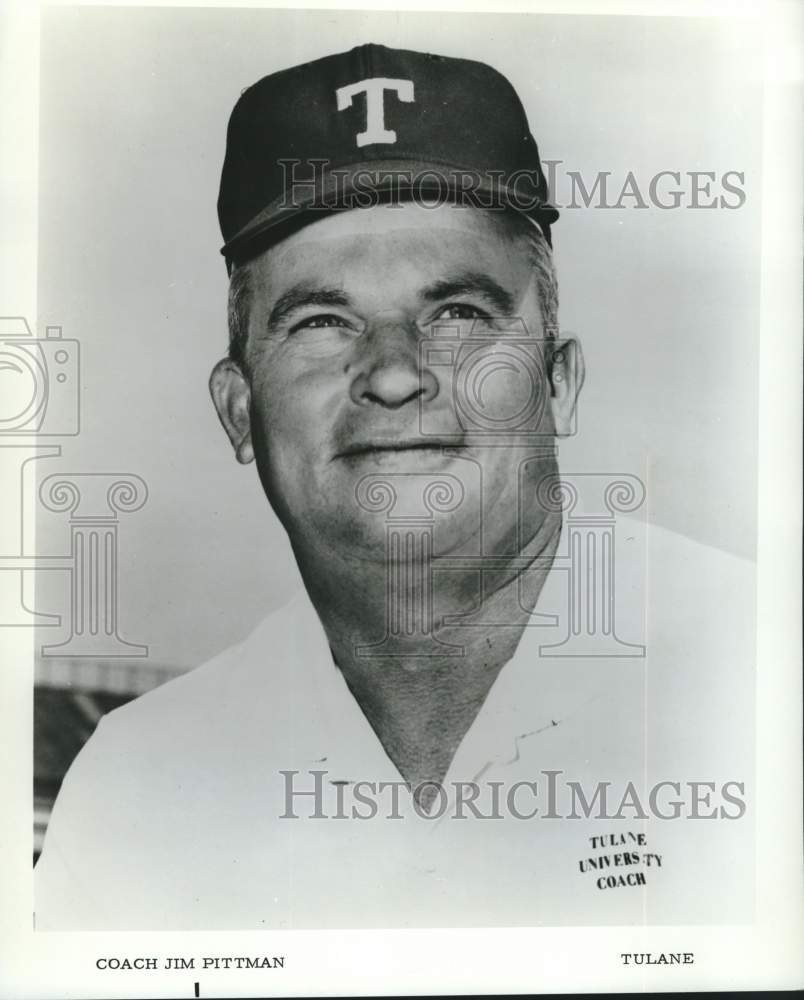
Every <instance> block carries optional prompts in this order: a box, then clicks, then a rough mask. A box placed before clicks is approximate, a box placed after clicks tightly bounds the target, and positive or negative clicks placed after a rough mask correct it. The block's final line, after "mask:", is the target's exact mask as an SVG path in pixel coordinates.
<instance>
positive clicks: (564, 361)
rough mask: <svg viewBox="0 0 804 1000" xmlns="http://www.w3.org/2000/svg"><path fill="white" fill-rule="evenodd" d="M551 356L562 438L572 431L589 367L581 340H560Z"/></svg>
mask: <svg viewBox="0 0 804 1000" xmlns="http://www.w3.org/2000/svg"><path fill="white" fill-rule="evenodd" d="M552 347H553V350H552V354H551V356H550V408H551V410H552V412H553V424H554V426H555V430H556V434H557V435H558V436H559V437H566V436H567V435H568V434H571V433H572V426H573V425H572V416H573V414H574V413H575V406H576V403H577V401H578V393H579V392H580V391H581V386H582V385H583V380H584V375H585V374H586V369H585V367H584V362H583V352H582V351H581V345H580V344H579V343H578V341H577V340H559V341H556V342H555V343H554V344H553V345H552Z"/></svg>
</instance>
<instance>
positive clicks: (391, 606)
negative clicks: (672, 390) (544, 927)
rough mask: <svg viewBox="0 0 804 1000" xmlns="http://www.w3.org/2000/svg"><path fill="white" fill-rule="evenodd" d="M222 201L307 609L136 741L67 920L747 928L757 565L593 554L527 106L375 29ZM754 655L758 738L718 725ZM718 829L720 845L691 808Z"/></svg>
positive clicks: (467, 66)
mask: <svg viewBox="0 0 804 1000" xmlns="http://www.w3.org/2000/svg"><path fill="white" fill-rule="evenodd" d="M218 208H219V216H220V222H221V229H222V232H223V236H224V240H225V244H224V247H223V253H224V255H225V257H226V261H227V266H228V269H229V274H230V293H229V295H230V301H229V326H230V331H229V332H230V346H229V353H228V356H227V357H226V358H224V359H223V360H222V361H220V362H219V363H218V364H217V365H216V366H215V369H214V371H213V372H212V376H211V379H210V389H211V393H212V397H213V400H214V404H215V407H216V409H217V413H218V415H219V417H220V420H221V423H222V424H223V427H224V428H225V431H226V433H227V435H228V437H229V440H230V442H231V444H232V446H233V448H234V451H235V454H236V456H237V459H238V461H240V462H241V463H244V464H248V463H251V462H254V463H255V464H256V468H257V471H258V473H259V478H260V480H261V483H262V487H263V489H264V491H265V495H266V497H267V498H268V500H269V502H270V504H271V506H272V507H273V509H274V511H275V512H276V515H277V516H278V518H279V519H280V521H281V522H282V524H283V526H284V527H285V529H286V531H287V533H288V536H289V538H290V541H291V544H292V546H293V551H294V553H295V556H296V559H297V562H298V566H299V570H300V574H301V579H302V582H303V584H304V591H303V592H302V593H301V594H300V595H299V596H297V597H296V598H295V599H294V600H292V601H291V602H290V603H289V604H288V605H287V606H286V607H285V608H283V609H281V610H280V611H278V612H275V613H274V614H272V615H271V616H269V618H268V619H266V621H265V622H264V623H263V624H261V625H260V626H259V627H258V628H257V630H256V631H255V632H254V633H253V634H252V635H251V636H250V637H249V638H248V639H247V640H246V641H245V642H244V643H242V644H241V645H240V646H238V647H236V648H235V649H233V650H230V651H227V652H226V653H224V654H222V655H221V656H220V657H218V658H216V659H215V660H213V661H212V662H211V663H209V664H206V665H205V666H203V667H201V668H199V669H198V670H196V671H193V672H192V673H191V674H189V675H187V676H186V677H183V678H181V679H179V680H177V681H175V682H173V683H171V684H169V685H166V686H165V687H163V688H161V689H159V690H158V691H155V692H153V693H151V694H150V695H148V696H145V697H144V698H141V699H139V700H138V701H137V702H136V703H134V704H132V705H130V706H126V707H125V708H123V709H121V710H118V711H117V712H115V713H113V715H112V716H110V717H109V718H107V719H104V720H103V721H102V723H101V725H100V726H99V728H98V731H97V733H96V734H95V735H94V736H93V738H92V740H91V741H90V743H89V744H88V746H87V747H86V749H85V750H84V751H83V752H82V753H81V755H80V757H79V758H78V760H77V762H76V764H75V766H74V767H73V768H72V770H71V772H70V774H69V775H68V777H67V779H66V780H65V783H64V787H63V791H62V794H61V796H60V798H59V802H58V804H57V806H56V809H55V811H54V815H53V819H52V822H51V826H50V829H49V831H48V834H47V839H46V842H45V849H44V852H43V856H42V860H41V861H40V863H39V866H38V869H37V871H38V884H37V907H36V909H37V921H38V926H39V927H43V928H47V927H52V928H65V927H72V928H98V929H101V928H103V929H111V928H115V927H117V928H122V929H135V928H154V929H155V928H173V929H182V928H233V927H257V928H259V927H292V926H305V927H312V926H324V927H327V926H347V927H348V926H371V925H387V926H434V925H439V924H440V925H451V924H453V925H454V924H476V925H484V924H490V923H491V924H532V923H573V922H574V923H579V922H583V923H623V922H644V921H649V922H651V921H652V922H657V921H662V922H673V921H676V920H697V921H702V920H705V919H707V914H706V908H707V907H708V906H710V902H709V901H710V900H711V899H712V898H713V893H714V895H715V897H716V898H717V900H718V905H719V906H721V908H722V907H728V908H730V910H731V912H736V911H737V908H738V904H741V903H742V902H744V899H743V896H741V895H740V893H741V892H743V889H744V886H735V884H734V883H733V882H730V881H729V879H728V877H727V868H728V866H729V864H730V863H731V862H732V861H733V860H734V859H735V858H741V857H742V858H744V856H745V851H746V850H747V848H746V844H747V841H746V839H745V838H744V837H743V836H742V834H743V830H744V826H740V825H739V824H737V823H734V822H733V821H734V820H735V819H740V818H741V817H742V816H743V815H744V813H745V811H746V808H745V802H744V799H743V795H744V791H745V789H744V784H741V779H744V776H745V771H744V770H742V771H741V770H740V768H741V767H743V766H744V764H745V758H744V756H741V755H740V753H739V751H740V749H742V747H743V746H744V744H745V733H746V732H747V728H746V727H747V726H748V725H749V723H747V721H746V720H747V719H748V716H747V714H746V708H745V703H744V697H743V696H744V694H745V692H746V690H747V686H746V677H747V673H746V670H747V667H748V665H749V664H750V657H747V656H746V650H747V649H748V648H749V645H750V636H749V632H750V628H749V623H750V620H751V615H750V610H749V609H750V600H751V593H750V586H749V585H748V583H747V579H748V578H747V576H746V572H745V570H744V568H742V567H740V566H738V565H736V563H737V561H736V560H731V561H729V560H725V559H724V558H721V559H719V560H713V559H711V558H709V557H708V556H707V555H706V554H705V553H703V551H702V550H701V547H696V546H693V545H692V544H691V543H688V542H684V541H683V540H681V541H680V542H679V541H678V540H668V535H667V533H666V532H660V531H658V532H653V533H652V534H651V537H650V540H649V541H650V544H649V545H648V543H647V541H646V539H645V537H644V532H643V531H642V529H641V528H640V527H639V525H638V524H636V523H634V522H631V526H630V527H629V532H628V535H627V541H628V542H629V543H630V544H629V546H628V549H629V551H627V552H626V553H625V555H626V556H627V557H628V558H624V559H620V560H619V561H618V562H617V564H616V566H615V561H614V553H613V551H612V545H613V537H614V536H613V533H612V532H611V531H608V529H607V531H605V532H604V533H603V536H597V535H595V534H594V532H595V531H599V523H600V516H599V515H598V514H595V513H594V511H592V513H591V514H589V516H588V517H587V518H586V520H584V519H583V518H581V522H582V523H583V524H584V525H585V527H586V530H587V535H586V536H584V538H585V540H583V541H579V539H580V535H579V534H578V530H577V529H574V533H571V534H570V535H569V541H568V543H566V544H564V546H563V550H562V539H563V537H564V536H563V534H562V512H563V509H564V508H565V507H567V506H569V507H572V506H573V505H576V506H577V505H581V506H582V505H583V499H582V498H581V499H579V496H578V492H577V490H576V489H575V487H573V486H572V485H571V484H564V485H562V484H561V483H560V481H559V479H558V468H557V451H556V438H557V437H560V436H561V435H565V434H568V433H570V432H571V431H572V429H573V421H574V413H575V408H576V401H577V397H578V392H579V390H580V388H581V384H582V382H583V378H584V365H583V359H582V356H581V351H580V348H579V346H578V344H577V343H576V342H575V341H574V340H572V339H563V338H561V337H559V336H558V333H557V316H556V308H557V293H556V278H555V273H554V269H553V262H552V250H551V225H552V223H554V222H555V221H556V218H557V212H556V211H555V209H554V208H552V207H551V206H550V205H549V202H548V200H547V188H546V183H545V178H544V174H543V172H542V168H541V164H540V160H539V153H538V149H537V146H536V142H535V141H534V139H533V137H532V135H531V134H530V130H529V127H528V123H527V120H526V118H525V114H524V111H523V109H522V106H521V104H520V102H519V100H518V98H517V96H516V94H515V92H514V91H513V89H512V87H511V86H510V84H509V83H508V82H507V81H506V80H505V79H504V78H503V77H502V76H500V74H498V73H497V72H495V71H494V70H492V69H490V68H489V67H487V66H484V65H482V64H480V63H474V62H468V61H465V60H458V59H448V58H444V57H439V56H432V55H426V54H422V53H415V52H407V51H399V50H393V49H387V48H384V47H382V46H378V45H366V46H361V47H360V48H357V49H354V50H352V51H351V52H347V53H343V54H339V55H335V56H331V57H328V58H326V59H323V60H319V61H317V62H314V63H308V64H305V65H302V66H298V67H294V68H293V69H290V70H286V71H284V72H281V73H276V74H273V75H272V76H268V77H265V78H264V79H263V80H261V81H259V82H258V83H256V84H255V85H254V86H253V87H251V88H249V89H248V90H247V91H245V92H244V94H243V95H242V96H241V98H240V100H239V101H238V103H237V106H236V107H235V110H234V112H233V114H232V117H231V120H230V124H229V131H228V137H227V151H226V160H225V163H224V169H223V175H222V180H221V189H220V197H219V203H218ZM580 478H583V477H576V481H578V480H579V479H580ZM631 479H632V480H633V477H631ZM612 485H613V487H614V491H613V492H612V489H611V488H609V487H610V486H612ZM628 488H631V487H630V486H629V487H628ZM622 490H623V482H622V481H619V480H617V479H616V478H615V479H614V480H613V482H612V483H610V484H609V485H608V486H607V487H606V491H605V496H606V504H607V505H608V509H609V510H610V511H613V510H619V509H622V506H623V504H624V500H623V495H622ZM618 491H619V492H618ZM618 504H619V505H620V506H618ZM625 506H627V504H625ZM635 506H638V501H637V502H636V504H635ZM596 519H597V520H596ZM598 537H601V538H602V541H601V547H600V548H599V549H597V548H595V545H596V544H597V542H596V541H595V539H597V538H598ZM590 540H591V541H590ZM679 545H680V547H679ZM648 561H649V563H650V566H651V568H652V576H651V578H650V579H648V578H647V577H646V575H645V565H646V562H648ZM581 566H582V567H583V572H580V569H579V567H581ZM579 580H580V583H579V582H578V581H579ZM615 583H616V584H617V594H618V595H622V596H623V602H622V605H620V599H619V597H618V606H617V611H618V615H619V617H618V619H617V628H616V629H615V625H614V590H613V589H612V588H613V587H614V585H615ZM578 588H580V589H578ZM601 588H602V589H601ZM601 594H603V596H602V597H601ZM710 594H717V601H715V602H712V600H711V597H709V596H707V595H710ZM648 608H650V609H651V610H652V611H653V609H655V608H659V609H661V611H662V613H663V614H660V615H659V616H656V615H654V614H651V619H650V628H648V625H647V618H648V615H647V609H648ZM723 614H726V615H727V616H728V624H727V625H724V623H723V622H720V623H718V621H717V616H718V615H720V616H721V617H722V616H723ZM596 616H597V617H596ZM581 620H583V623H584V627H583V629H581V627H580V623H581ZM568 622H569V625H567V623H568ZM690 622H696V623H697V625H696V627H695V628H694V629H693V630H691V631H690V629H689V623H690ZM618 629H620V630H621V632H619V633H618V631H617V630H618ZM726 637H727V638H726ZM715 641H717V643H719V645H718V647H717V649H715V646H714V645H713V643H714V642H715ZM581 647H582V648H581ZM701 657H703V661H704V662H705V663H706V670H701V669H699V660H700V658H701ZM724 671H725V672H726V673H727V674H728V676H729V684H730V688H729V690H730V691H731V693H732V697H731V702H730V705H729V709H728V711H729V715H730V718H731V720H732V721H733V722H734V726H735V728H734V730H733V732H732V734H731V735H732V737H734V736H737V737H738V738H736V739H735V738H729V739H725V738H724V734H723V733H722V732H720V731H713V730H712V727H711V726H707V720H708V719H709V718H710V716H709V714H708V712H709V709H707V706H710V705H711V697H712V693H713V692H716V691H721V690H723V689H724V687H725V681H724V676H725V675H724ZM710 786H711V787H710ZM685 816H692V818H694V819H701V818H709V819H710V823H709V824H705V827H706V829H703V830H701V824H695V823H693V824H692V826H693V827H694V828H695V836H691V835H690V832H689V830H690V827H689V825H688V824H684V825H683V826H676V827H674V828H672V829H671V828H670V827H671V824H669V823H664V822H663V821H664V820H672V819H676V820H678V819H679V818H683V817H685ZM699 830H700V835H699ZM741 852H742V853H741ZM724 865H725V866H726V867H725V868H724ZM702 866H703V868H702ZM702 887H705V891H704V892H702V891H701V889H702ZM738 890H739V891H738Z"/></svg>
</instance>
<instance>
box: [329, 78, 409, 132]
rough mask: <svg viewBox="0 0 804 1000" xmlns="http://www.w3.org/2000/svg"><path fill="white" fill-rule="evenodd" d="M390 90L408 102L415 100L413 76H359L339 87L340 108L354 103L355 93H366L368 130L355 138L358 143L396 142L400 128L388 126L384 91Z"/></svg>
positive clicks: (337, 93)
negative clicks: (365, 78) (354, 80)
mask: <svg viewBox="0 0 804 1000" xmlns="http://www.w3.org/2000/svg"><path fill="white" fill-rule="evenodd" d="M386 90H393V91H396V94H397V97H398V98H399V100H400V101H404V102H405V104H410V103H412V102H413V81H412V80H391V79H389V78H388V77H384V76H375V77H372V78H371V79H368V80H359V81H358V82H357V83H350V84H349V85H348V86H346V87H339V88H338V89H337V90H336V91H335V97H336V98H337V100H338V111H343V110H344V109H346V108H350V107H351V106H352V98H353V97H354V96H355V94H365V95H366V131H365V132H358V133H357V135H356V136H355V141H356V142H357V145H358V147H360V146H373V145H375V144H377V143H383V142H384V143H388V144H389V145H393V143H395V142H396V132H395V131H394V130H393V129H386V127H385V107H384V100H383V95H384V93H385V91H386Z"/></svg>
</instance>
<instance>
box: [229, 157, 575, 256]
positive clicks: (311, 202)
mask: <svg viewBox="0 0 804 1000" xmlns="http://www.w3.org/2000/svg"><path fill="white" fill-rule="evenodd" d="M467 179H469V181H470V183H467ZM396 194H399V196H400V197H404V198H411V197H413V198H421V199H427V200H429V201H431V200H437V201H442V202H444V201H451V202H453V203H456V204H466V205H467V206H472V207H475V208H486V209H490V210H493V211H505V210H514V211H516V212H519V213H520V214H522V215H526V216H528V217H530V218H532V219H533V220H534V221H536V222H538V223H539V224H540V225H541V226H542V228H543V229H544V231H545V235H546V236H547V237H548V240H549V226H550V224H551V223H553V222H555V221H556V219H557V218H558V215H559V213H558V210H557V209H556V208H555V207H554V206H553V205H550V204H549V203H548V202H545V201H542V200H540V199H538V198H536V197H535V196H534V195H532V194H531V195H527V196H526V195H524V194H523V192H522V191H521V190H517V189H516V188H512V187H510V186H508V185H506V184H503V183H501V182H500V181H499V179H498V178H489V177H486V176H485V175H484V174H481V173H479V172H478V171H476V170H470V169H469V168H462V167H457V166H453V165H451V164H450V165H448V164H444V163H434V162H424V161H418V160H373V161H367V162H362V163H357V164H350V165H347V166H343V167H338V168H335V169H330V170H324V171H320V172H319V173H318V174H317V176H316V177H315V179H311V180H309V181H308V180H299V181H298V182H297V184H296V187H295V189H294V190H293V191H292V192H291V191H285V192H284V193H283V194H282V195H281V196H280V197H279V198H276V199H275V200H274V201H272V202H271V203H270V204H268V205H266V207H265V208H264V209H263V210H262V211H261V212H259V213H258V214H257V215H256V216H254V218H253V219H251V221H250V222H248V223H247V224H246V225H245V226H243V228H242V229H240V230H239V231H238V232H237V233H236V234H235V235H234V236H233V237H232V238H231V239H229V240H227V242H226V243H225V244H224V245H223V247H222V248H221V253H222V254H223V255H224V256H225V257H226V258H227V260H238V259H244V258H246V257H248V256H249V255H250V254H253V253H256V252H258V251H259V250H261V249H262V248H264V247H265V246H267V245H269V244H270V242H271V236H272V235H275V236H278V235H279V232H278V231H284V225H283V224H286V223H290V222H291V221H292V220H294V219H296V220H298V222H299V224H301V225H303V224H305V221H307V222H309V221H312V219H310V218H307V217H308V216H310V215H313V217H314V213H321V214H327V213H331V212H337V211H343V210H346V209H352V208H366V207H370V206H371V205H372V204H379V203H380V200H382V198H383V196H384V197H385V198H386V199H387V197H388V196H395V195H396Z"/></svg>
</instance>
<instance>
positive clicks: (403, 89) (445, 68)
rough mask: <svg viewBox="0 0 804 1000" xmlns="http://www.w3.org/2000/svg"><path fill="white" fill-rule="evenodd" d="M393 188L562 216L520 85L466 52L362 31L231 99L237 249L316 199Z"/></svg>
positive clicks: (308, 211)
mask: <svg viewBox="0 0 804 1000" xmlns="http://www.w3.org/2000/svg"><path fill="white" fill-rule="evenodd" d="M389 197H390V198H394V197H400V198H403V197H407V198H411V197H412V198H414V199H417V198H420V199H427V200H432V199H436V200H442V201H447V200H450V201H453V202H457V203H459V204H469V205H475V206H478V207H484V208H499V209H514V210H516V211H518V212H520V213H522V214H525V215H527V216H529V217H530V218H532V219H533V220H534V221H535V222H537V223H538V224H539V225H540V226H541V228H542V230H543V232H544V234H545V236H546V238H547V240H548V242H549V241H550V224H551V223H552V222H555V220H556V219H557V218H558V212H557V210H556V209H555V208H554V207H553V206H552V205H550V204H549V202H548V198H549V193H548V187H547V180H546V178H545V176H544V172H543V170H542V166H541V162H540V160H539V150H538V147H537V145H536V140H535V139H534V138H533V136H532V135H531V132H530V128H529V126H528V120H527V117H526V115H525V111H524V109H523V107H522V103H521V101H520V100H519V97H518V96H517V94H516V91H515V90H514V88H513V87H512V86H511V84H510V83H509V82H508V80H506V78H505V77H504V76H502V75H501V74H500V73H498V72H497V71H496V70H494V69H492V68H491V67H490V66H486V65H485V64H484V63H480V62H474V61H471V60H467V59H453V58H448V57H446V56H438V55H430V54H428V53H423V52H411V51H407V50H404V49H390V48H386V47H385V46H384V45H360V46H358V47H357V48H354V49H351V51H349V52H343V53H339V54H337V55H332V56H326V57H325V58H323V59H317V60H315V61H313V62H308V63H303V64H302V65H300V66H294V67H292V68H291V69H286V70H282V71H280V72H278V73H272V74H271V75H270V76H266V77H263V79H261V80H259V81H258V82H257V83H255V84H254V85H253V86H251V87H249V88H248V89H247V90H245V91H244V92H243V94H242V95H241V96H240V99H239V100H238V102H237V104H236V105H235V107H234V110H233V111H232V115H231V118H230V119H229V128H228V131H227V136H226V156H225V159H224V163H223V172H222V174H221V185H220V193H219V196H218V218H219V220H220V226H221V233H222V234H223V238H224V241H225V242H224V246H223V248H222V249H221V253H223V254H224V256H225V257H226V258H227V261H228V262H229V263H232V262H237V261H240V260H244V259H247V258H248V257H249V256H252V255H253V254H254V253H257V252H259V250H260V249H262V248H264V246H266V245H268V243H270V242H271V240H272V239H273V240H276V239H280V238H281V234H282V232H283V224H284V223H287V222H289V221H290V220H293V219H294V218H296V219H297V220H298V219H300V218H301V221H302V222H303V221H304V219H305V218H314V217H315V215H314V213H315V211H316V210H319V211H332V210H337V209H340V208H358V207H369V206H370V205H372V204H377V203H378V200H387V199H388V198H389Z"/></svg>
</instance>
